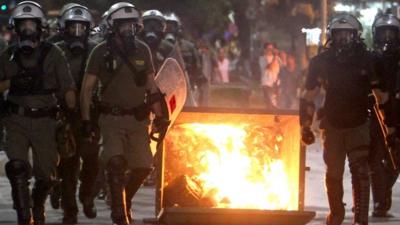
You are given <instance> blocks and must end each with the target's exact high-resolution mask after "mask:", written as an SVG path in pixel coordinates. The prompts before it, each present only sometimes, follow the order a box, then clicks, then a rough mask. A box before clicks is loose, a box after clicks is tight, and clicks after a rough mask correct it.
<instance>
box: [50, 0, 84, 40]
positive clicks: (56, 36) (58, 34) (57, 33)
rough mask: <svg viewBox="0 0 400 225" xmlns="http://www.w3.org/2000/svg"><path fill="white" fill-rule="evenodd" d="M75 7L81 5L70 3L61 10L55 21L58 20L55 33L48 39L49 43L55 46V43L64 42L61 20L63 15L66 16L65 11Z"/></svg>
mask: <svg viewBox="0 0 400 225" xmlns="http://www.w3.org/2000/svg"><path fill="white" fill-rule="evenodd" d="M74 6H79V4H77V3H68V4H65V5H64V6H63V7H62V8H61V9H60V12H59V15H58V17H57V18H55V20H56V21H55V24H54V31H55V32H54V34H52V35H50V36H49V37H48V38H47V41H48V42H50V43H54V44H55V43H57V42H60V41H62V40H63V35H62V34H61V32H60V31H61V29H60V20H61V17H62V15H64V13H65V11H66V10H68V9H69V8H71V7H74Z"/></svg>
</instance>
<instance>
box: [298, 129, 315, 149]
mask: <svg viewBox="0 0 400 225" xmlns="http://www.w3.org/2000/svg"><path fill="white" fill-rule="evenodd" d="M301 141H302V142H303V143H304V144H305V145H311V144H313V143H314V142H315V135H314V133H313V132H312V131H311V128H310V127H302V128H301Z"/></svg>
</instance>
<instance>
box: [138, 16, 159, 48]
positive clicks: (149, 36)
mask: <svg viewBox="0 0 400 225" xmlns="http://www.w3.org/2000/svg"><path fill="white" fill-rule="evenodd" d="M143 23H144V30H143V39H144V40H145V42H146V43H147V44H148V45H149V47H150V48H152V49H154V48H157V47H158V45H159V44H160V42H161V40H162V38H163V36H164V26H163V24H162V22H161V21H158V20H155V19H149V20H145V21H144V22H143Z"/></svg>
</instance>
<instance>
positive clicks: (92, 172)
mask: <svg viewBox="0 0 400 225" xmlns="http://www.w3.org/2000/svg"><path fill="white" fill-rule="evenodd" d="M78 151H79V154H80V156H81V158H82V168H81V172H80V181H81V185H80V188H79V200H80V201H81V202H82V205H83V212H84V214H85V215H86V217H88V218H95V217H96V214H97V213H96V208H95V207H94V198H95V196H96V194H95V183H96V177H97V174H98V172H99V145H98V144H97V143H90V142H88V141H86V140H81V141H80V145H79V150H78Z"/></svg>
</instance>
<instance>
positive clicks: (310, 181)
mask: <svg viewBox="0 0 400 225" xmlns="http://www.w3.org/2000/svg"><path fill="white" fill-rule="evenodd" d="M1 158H3V161H4V155H2V154H0V161H1ZM0 164H1V163H0ZM307 166H309V167H310V168H311V170H310V171H309V172H307V175H306V193H305V200H306V202H305V203H306V209H307V210H311V211H316V213H317V216H316V218H315V219H314V220H313V221H312V222H311V223H310V224H311V225H320V224H324V222H325V216H326V214H327V212H328V203H327V199H326V195H325V191H324V183H323V178H324V165H323V162H322V150H321V147H320V144H318V143H317V144H315V145H313V146H311V147H310V148H309V149H308V150H307ZM344 184H345V199H344V201H345V203H346V204H347V206H346V211H347V212H346V220H345V223H344V225H349V224H351V219H352V213H351V207H352V200H351V183H350V174H349V171H348V168H347V169H346V173H345V179H344ZM96 205H97V208H98V217H97V218H96V219H93V220H89V219H87V218H85V217H84V216H83V215H82V214H79V218H78V220H79V224H86V225H89V224H93V225H110V224H112V223H111V220H110V218H109V216H110V210H109V208H108V206H107V205H106V204H105V202H104V201H103V200H96ZM134 212H135V219H136V220H135V225H140V224H143V222H142V219H143V218H150V217H152V216H153V215H154V189H153V188H147V187H143V188H142V189H141V190H140V191H139V193H138V194H137V196H136V197H135V199H134ZM392 214H393V215H394V216H395V217H394V218H390V219H374V218H371V220H370V224H372V225H378V224H382V225H383V224H385V225H398V224H400V190H399V185H398V184H397V185H396V187H395V188H394V195H393V208H392ZM47 218H48V219H47V222H48V223H47V224H49V225H54V224H61V218H62V213H61V211H60V210H53V209H52V208H51V207H50V205H49V203H48V202H47ZM16 224H17V223H16V215H15V211H14V210H13V209H12V201H11V196H10V186H9V183H8V180H7V178H6V177H4V176H0V225H16Z"/></svg>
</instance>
